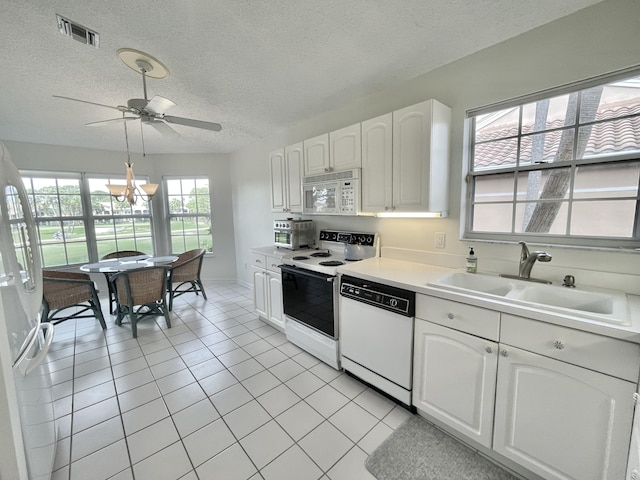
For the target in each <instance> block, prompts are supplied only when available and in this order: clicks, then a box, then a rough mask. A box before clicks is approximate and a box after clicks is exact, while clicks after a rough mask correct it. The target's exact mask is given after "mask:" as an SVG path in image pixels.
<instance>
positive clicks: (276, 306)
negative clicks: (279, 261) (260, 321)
mask: <svg viewBox="0 0 640 480" xmlns="http://www.w3.org/2000/svg"><path fill="white" fill-rule="evenodd" d="M267 284H268V285H267V290H268V292H269V316H268V317H267V318H268V319H269V321H270V322H271V323H272V324H273V326H275V327H276V328H279V329H280V330H284V317H283V315H282V279H281V277H280V275H279V274H277V273H268V274H267Z"/></svg>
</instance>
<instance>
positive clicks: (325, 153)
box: [304, 123, 362, 177]
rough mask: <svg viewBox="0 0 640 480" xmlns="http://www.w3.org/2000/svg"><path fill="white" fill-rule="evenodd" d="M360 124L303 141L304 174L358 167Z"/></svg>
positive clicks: (359, 160)
mask: <svg viewBox="0 0 640 480" xmlns="http://www.w3.org/2000/svg"><path fill="white" fill-rule="evenodd" d="M361 165H362V153H361V141H360V124H359V123H356V124H355V125H351V126H349V127H345V128H341V129H340V130H336V131H334V132H331V133H328V134H327V133H325V134H323V135H318V136H317V137H313V138H309V139H307V140H305V141H304V176H305V177H308V176H311V175H322V174H324V173H328V172H339V171H342V170H351V169H353V168H360V166H361Z"/></svg>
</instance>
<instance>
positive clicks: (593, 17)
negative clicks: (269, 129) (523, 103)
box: [231, 0, 640, 293]
mask: <svg viewBox="0 0 640 480" xmlns="http://www.w3.org/2000/svg"><path fill="white" fill-rule="evenodd" d="M639 19H640V2H638V1H637V0H609V1H605V2H602V3H599V4H597V5H595V6H593V7H590V8H588V9H585V10H582V11H580V12H577V13H576V14H573V15H570V16H568V17H565V18H562V19H560V20H557V21H555V22H552V23H550V24H547V25H544V26H542V27H540V28H537V29H535V30H532V31H530V32H527V33H525V34H523V35H520V36H518V37H516V38H513V39H510V40H508V41H506V42H503V43H501V44H499V45H496V46H494V47H491V48H488V49H485V50H483V51H480V52H478V53H476V54H473V55H470V56H468V57H465V58H463V59H460V60H458V61H456V62H453V63H451V64H449V65H446V66H443V67H441V68H438V69H437V70H434V71H432V72H429V73H427V74H424V75H422V76H420V77H417V78H415V79H413V80H410V81H406V82H399V83H398V84H397V85H396V86H395V87H394V88H391V89H389V90H387V91H384V92H381V93H379V94H377V95H374V96H370V97H368V98H360V99H354V101H353V102H352V103H350V104H348V105H345V106H344V107H343V108H341V109H339V110H335V111H332V112H329V113H327V114H325V115H323V116H320V117H316V118H313V119H310V120H309V121H307V122H305V123H303V124H300V125H297V126H295V127H294V128H291V129H289V130H287V131H284V132H281V133H280V134H278V135H275V136H273V137H271V138H268V139H265V140H263V141H260V142H258V143H255V144H253V145H251V146H249V147H247V148H245V149H243V150H241V151H238V152H236V153H234V154H233V155H232V164H231V175H232V179H233V184H234V190H233V196H234V223H235V231H236V238H237V239H238V240H237V250H236V254H237V261H238V279H239V280H240V281H241V282H246V283H248V282H250V275H249V274H250V269H249V268H248V264H249V259H248V252H249V249H250V248H251V247H256V246H265V245H269V244H270V242H271V222H272V220H274V219H276V218H278V217H279V216H280V215H277V214H272V213H271V211H270V206H269V165H268V154H269V152H270V151H272V150H275V149H277V148H280V147H283V146H285V145H288V144H291V143H294V142H298V141H301V140H303V139H305V138H308V137H312V136H314V135H318V134H321V133H324V132H328V131H330V130H334V129H338V128H341V127H344V126H347V125H350V124H353V123H356V122H359V121H362V120H366V119H368V118H372V117H374V116H377V115H380V114H383V113H386V112H390V111H393V110H395V109H398V108H401V107H404V106H408V105H412V104H415V103H418V102H420V101H423V100H426V99H429V98H435V99H437V100H439V101H441V102H443V103H444V104H446V105H448V106H450V107H451V108H452V109H453V130H452V145H451V163H450V206H449V212H450V217H449V218H447V219H375V218H366V217H359V218H354V217H346V218H337V217H328V216H324V217H313V218H314V220H316V223H317V226H318V227H319V228H323V227H326V226H331V227H332V228H345V229H357V230H363V231H367V230H375V231H378V232H379V233H380V234H381V238H382V243H383V245H385V246H391V247H398V248H407V249H417V250H434V233H435V232H446V234H447V243H446V248H445V249H444V250H437V252H438V253H445V254H450V255H457V256H460V258H461V257H463V256H464V255H465V254H466V252H467V250H468V243H464V242H461V241H459V240H458V239H459V234H460V222H461V221H460V213H459V212H460V204H461V201H460V199H461V194H462V184H463V176H464V175H463V154H464V141H463V140H464V131H463V129H464V118H465V111H466V110H468V109H470V108H473V107H478V106H482V105H488V104H491V103H494V102H497V101H500V100H505V99H509V98H513V97H517V96H521V95H524V94H528V93H533V92H537V91H540V90H544V89H547V88H550V87H554V86H559V85H563V84H567V83H570V82H574V81H577V80H581V79H584V78H588V77H592V76H596V75H599V74H603V73H606V72H610V71H614V70H619V69H622V68H626V67H630V66H633V65H637V64H640V21H639ZM487 28H492V27H491V26H487ZM407 48H411V46H410V45H408V46H407ZM476 243H477V244H476V245H475V246H476V251H477V253H478V256H479V269H480V271H482V270H483V269H485V270H486V269H493V268H495V269H504V268H508V269H512V270H513V269H515V271H516V272H517V266H516V260H517V258H518V255H519V246H518V245H517V244H512V245H497V244H489V243H483V244H478V242H476ZM546 250H547V251H548V252H549V253H551V254H552V255H553V257H554V258H553V261H552V262H551V263H550V264H544V265H537V266H536V267H535V269H534V274H536V276H542V277H545V278H550V279H553V280H558V279H560V278H562V275H563V272H564V273H575V275H576V279H577V281H578V282H580V281H581V280H583V279H584V280H586V279H587V277H588V278H589V280H588V281H589V282H592V281H593V278H594V277H596V276H597V277H600V278H605V279H610V276H608V275H600V274H597V275H596V274H595V273H593V272H591V273H592V274H590V273H589V271H591V270H593V271H598V272H600V271H604V272H612V273H626V274H628V275H623V276H621V277H619V278H617V280H616V281H618V282H619V283H620V285H622V284H625V285H626V284H627V283H628V282H629V281H630V280H631V281H632V282H634V283H635V285H631V287H632V288H627V290H630V289H635V290H638V292H637V293H640V281H638V278H637V277H635V276H634V275H636V274H637V273H638V272H640V255H638V254H634V253H617V252H596V251H588V252H587V251H585V250H580V249H578V250H576V249H565V248H558V247H554V248H546ZM504 258H509V259H513V262H511V263H510V264H506V265H505V263H504V262H503V259H504ZM576 269H584V271H582V270H576ZM576 271H579V273H576ZM583 283H584V281H583ZM626 286H627V287H629V285H626Z"/></svg>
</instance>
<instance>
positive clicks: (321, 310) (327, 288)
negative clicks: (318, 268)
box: [280, 265, 338, 339]
mask: <svg viewBox="0 0 640 480" xmlns="http://www.w3.org/2000/svg"><path fill="white" fill-rule="evenodd" d="M280 269H281V270H282V300H283V305H284V314H285V315H286V316H287V317H289V318H291V319H293V320H296V321H297V322H299V323H301V324H303V325H306V326H308V327H311V328H313V329H314V330H317V331H318V332H320V333H322V334H324V335H326V336H328V337H331V338H334V339H337V338H338V326H337V323H338V322H337V315H336V312H337V311H338V310H337V306H336V304H337V295H336V293H337V282H336V281H335V279H336V277H335V276H332V275H326V274H323V273H317V272H312V271H310V270H305V269H303V268H298V267H294V266H291V265H280Z"/></svg>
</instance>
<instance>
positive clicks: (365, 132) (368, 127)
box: [361, 113, 393, 212]
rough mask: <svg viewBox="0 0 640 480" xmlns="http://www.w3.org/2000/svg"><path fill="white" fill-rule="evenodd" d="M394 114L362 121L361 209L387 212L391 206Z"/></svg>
mask: <svg viewBox="0 0 640 480" xmlns="http://www.w3.org/2000/svg"><path fill="white" fill-rule="evenodd" d="M392 142H393V114H391V113H387V114H385V115H381V116H379V117H376V118H372V119H371V120H367V121H366V122H362V186H361V187H362V210H363V211H365V212H384V211H389V210H390V209H391V207H392V205H393V204H392V200H393V198H392V194H391V189H392V187H393V185H392V181H391V170H392V160H393V148H392Z"/></svg>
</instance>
